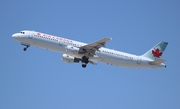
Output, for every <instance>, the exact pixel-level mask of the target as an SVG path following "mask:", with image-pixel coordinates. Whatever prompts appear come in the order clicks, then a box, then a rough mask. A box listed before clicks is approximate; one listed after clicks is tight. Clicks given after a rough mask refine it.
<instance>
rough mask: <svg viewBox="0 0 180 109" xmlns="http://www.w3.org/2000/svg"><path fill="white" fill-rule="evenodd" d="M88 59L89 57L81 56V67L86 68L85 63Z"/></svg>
mask: <svg viewBox="0 0 180 109" xmlns="http://www.w3.org/2000/svg"><path fill="white" fill-rule="evenodd" d="M88 59H89V58H87V57H86V56H83V57H82V67H83V68H86V65H87V64H88V62H89V60H88Z"/></svg>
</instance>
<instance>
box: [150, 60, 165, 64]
mask: <svg viewBox="0 0 180 109" xmlns="http://www.w3.org/2000/svg"><path fill="white" fill-rule="evenodd" d="M164 61H165V60H164V59H160V60H155V61H150V62H149V64H150V65H158V64H161V63H163V62H164Z"/></svg>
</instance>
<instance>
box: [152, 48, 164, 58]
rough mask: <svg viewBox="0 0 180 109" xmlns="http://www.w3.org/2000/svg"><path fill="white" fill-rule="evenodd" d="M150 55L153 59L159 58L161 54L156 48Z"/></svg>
mask: <svg viewBox="0 0 180 109" xmlns="http://www.w3.org/2000/svg"><path fill="white" fill-rule="evenodd" d="M152 54H153V56H154V57H156V58H160V56H161V55H162V52H161V51H160V50H159V49H158V48H156V49H154V50H152Z"/></svg>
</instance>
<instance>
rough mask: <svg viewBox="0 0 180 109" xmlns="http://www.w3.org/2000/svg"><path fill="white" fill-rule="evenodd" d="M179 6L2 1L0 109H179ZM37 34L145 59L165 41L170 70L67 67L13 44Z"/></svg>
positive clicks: (139, 1)
mask: <svg viewBox="0 0 180 109" xmlns="http://www.w3.org/2000/svg"><path fill="white" fill-rule="evenodd" d="M179 6H180V1H178V0H158V1H157V0H151V1H147V0H123V1H122V0H110V1H108V0H89V1H85V0H74V1H68V0H66V1H65V0H64V1H62V0H56V1H55V0H46V1H37V0H28V1H23V0H15V1H12V0H4V1H2V0H1V1H0V13H1V16H0V26H1V27H0V36H1V40H0V43H1V46H0V48H1V54H0V56H1V58H0V59H1V61H0V66H1V69H0V109H110V108H111V109H179V108H180V67H179V62H180V58H179V56H180V49H179V43H180V39H179V38H180V20H179V19H180V7H179ZM21 30H35V31H40V32H44V33H47V34H52V35H56V36H62V37H66V38H69V39H74V40H78V41H82V42H86V43H90V42H94V41H96V40H99V39H101V38H104V37H112V38H113V40H112V41H109V42H108V43H107V45H106V47H108V48H112V49H116V50H120V51H125V52H129V53H133V54H137V55H141V54H143V53H144V52H146V51H147V50H149V49H150V48H151V47H153V46H154V45H155V44H157V43H158V42H160V41H167V42H169V45H168V47H167V49H166V51H165V53H164V54H163V58H164V59H166V60H167V61H166V62H165V63H166V64H167V68H165V69H129V68H123V67H116V66H110V65H106V64H103V63H99V64H98V65H91V64H88V66H87V68H86V69H83V68H81V64H67V63H64V62H62V61H61V56H62V54H61V53H57V52H52V51H47V50H44V49H39V48H35V47H30V48H29V49H28V50H27V51H26V52H24V51H23V46H21V45H20V44H19V43H17V42H16V41H15V40H13V39H12V38H11V36H12V34H13V33H16V32H19V31H21Z"/></svg>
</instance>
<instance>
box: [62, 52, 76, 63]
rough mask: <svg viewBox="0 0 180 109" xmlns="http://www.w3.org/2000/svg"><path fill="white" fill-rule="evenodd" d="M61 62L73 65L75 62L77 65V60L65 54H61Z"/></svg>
mask: <svg viewBox="0 0 180 109" xmlns="http://www.w3.org/2000/svg"><path fill="white" fill-rule="evenodd" d="M62 61H64V62H67V63H75V62H76V63H78V62H79V59H78V58H75V57H72V56H69V55H67V54H63V55H62Z"/></svg>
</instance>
